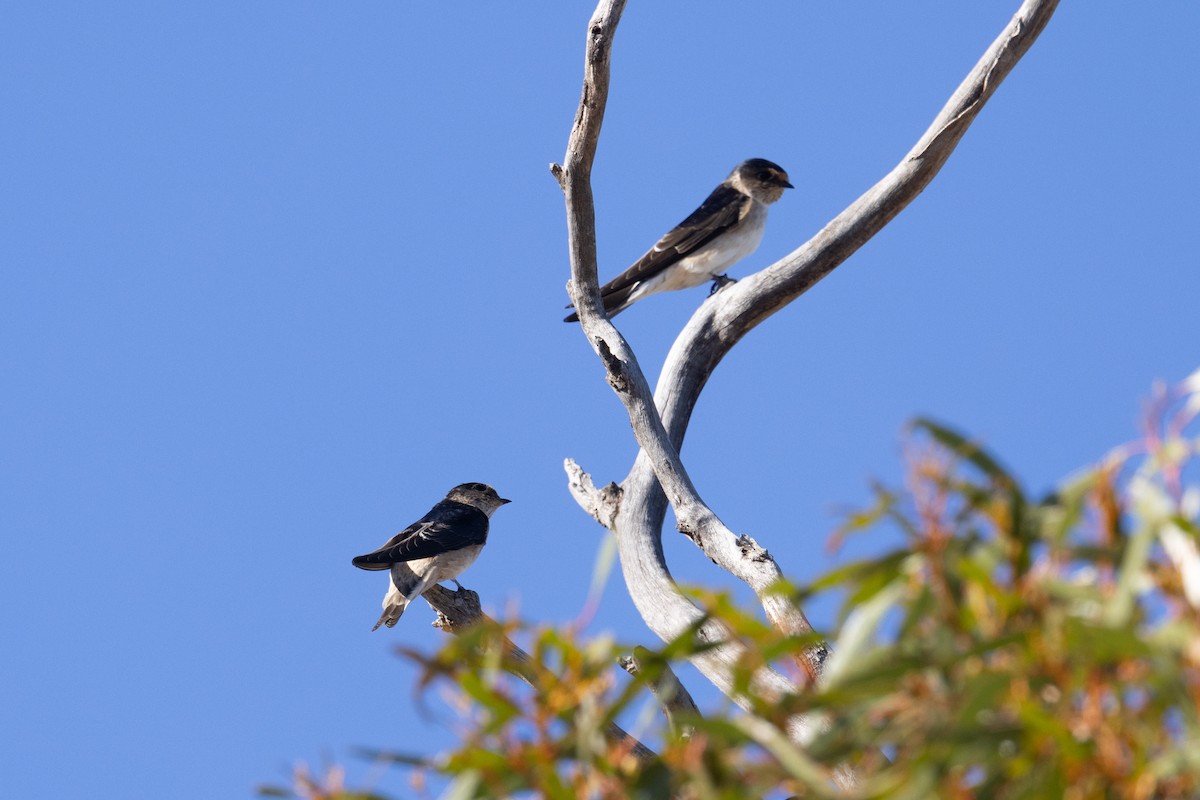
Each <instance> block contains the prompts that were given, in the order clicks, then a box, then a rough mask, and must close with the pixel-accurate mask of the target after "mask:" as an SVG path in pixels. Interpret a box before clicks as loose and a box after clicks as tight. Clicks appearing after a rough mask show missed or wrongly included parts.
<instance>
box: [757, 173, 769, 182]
mask: <svg viewBox="0 0 1200 800" xmlns="http://www.w3.org/2000/svg"><path fill="white" fill-rule="evenodd" d="M771 177H772V176H771V173H769V172H760V173H758V179H759V180H760V181H769V180H771Z"/></svg>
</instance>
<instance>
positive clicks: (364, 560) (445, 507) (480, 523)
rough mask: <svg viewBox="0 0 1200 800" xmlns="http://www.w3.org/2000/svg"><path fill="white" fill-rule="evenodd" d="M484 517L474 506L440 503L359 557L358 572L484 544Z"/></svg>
mask: <svg viewBox="0 0 1200 800" xmlns="http://www.w3.org/2000/svg"><path fill="white" fill-rule="evenodd" d="M487 529H488V521H487V515H486V514H484V513H483V512H482V511H480V510H479V509H477V508H474V507H473V506H468V505H463V504H461V503H452V502H448V501H443V502H441V503H438V504H437V505H436V506H434V508H433V510H432V511H430V512H429V513H428V514H426V515H425V517H424V518H422V519H421V520H420V521H418V522H414V523H413V524H412V525H409V526H408V527H407V528H405V529H404V530H402V531H400V533H398V534H396V535H395V536H393V537H392V538H391V539H389V540H388V541H387V544H385V545H384V546H383V547H381V548H379V549H378V550H375V551H374V552H371V553H367V554H366V555H363V556H358V557H357V558H355V559H354V560H353V561H351V563H352V564H353V565H354V566H356V567H358V568H359V569H370V570H381V569H388V568H389V567H390V566H391V565H392V564H395V563H397V562H400V561H414V560H416V559H418V558H430V557H432V556H436V555H439V554H441V553H445V552H448V551H450V550H460V549H462V548H464V547H468V546H470V545H473V544H476V545H479V544H483V543H484V542H485V541H487Z"/></svg>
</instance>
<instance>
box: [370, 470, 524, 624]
mask: <svg viewBox="0 0 1200 800" xmlns="http://www.w3.org/2000/svg"><path fill="white" fill-rule="evenodd" d="M508 502H511V501H509V500H505V499H504V498H503V497H501V496H500V495H498V494H497V493H496V490H495V489H493V488H492V487H491V486H488V485H487V484H486V483H463V484H460V485H458V486H455V487H454V488H453V489H451V490H450V491H449V493H447V494H446V499H444V500H442V501H441V502H440V503H438V504H437V505H435V506H434V507H433V508H431V509H430V510H429V513H428V514H426V515H425V516H423V517H421V518H420V519H419V520H417V521H416V522H414V523H413V524H412V525H409V526H408V527H407V528H405V529H404V530H402V531H400V533H398V534H396V535H395V536H393V537H392V538H391V539H389V540H388V541H387V544H385V545H384V546H383V547H381V548H379V549H378V550H376V551H374V552H372V553H367V554H366V555H365V556H358V557H356V558H355V559H354V560H353V561H351V562H350V563H352V564H353V565H354V566H356V567H358V568H359V569H368V570H385V569H386V570H391V588H389V589H388V593H387V594H386V595H384V598H383V615H382V616H381V617H380V618H379V621H378V622H376V623H375V627H374V628H372V629H371V630H376V629H378V628H379V626H380V625H387V626H388V627H389V628H390V627H392V626H393V625H395V624H396V621H397V620H398V619H400V615H401V614H403V613H404V609H405V608H406V607H407V606H408V604H409V603H411V602H412V601H413V600H415V599H416V598H417V597H420V596H421V594H423V593H424V592H425V590H427V589H429V588H430V587H431V586H433V585H434V584H435V583H438V582H439V581H449V580H452V581H454V584H455V585H456V586H458V587H459V588H460V589H461V588H462V586H461V584H459V583H458V581H457V580H456V579H457V578H458V576H459V575H461V574H462V572H463V570H465V569H466V568H467V567H469V566H471V563H472V562H474V561H475V558H476V556H478V555H479V551H480V550H482V549H483V545H484V544H485V543H486V542H487V536H488V520H489V519H490V518H491V516H492V514H493V513H494V512H495V510H496V509H497V508H499V507H500V506H502V505H504V504H505V503H508Z"/></svg>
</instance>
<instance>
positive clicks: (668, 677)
mask: <svg viewBox="0 0 1200 800" xmlns="http://www.w3.org/2000/svg"><path fill="white" fill-rule="evenodd" d="M647 655H648V652H647V651H646V648H644V647H638V648H635V649H634V651H633V655H631V656H625V657H624V658H622V659H621V667H622V669H624V670H625V671H626V672H628V673H629V674H630V675H634V676H636V675H640V674H642V670H643V668H642V661H643V660H645V658H646V656H647ZM648 685H649V686H650V691H651V692H652V693H653V694H654V697H655V698H656V699H657V700H658V703H659V705H660V706H662V710H663V716H665V717H666V718H667V725H668V726H670V728H671V730H672V731H674V732H675V733H676V734H678V735H679V736H682V737H683V738H685V739H690V738H691V736H692V733H693V731H694V729H693V728H692V726H691V725H686V724H684V723H682V722H680V719H679V715H680V714H684V715H685V716H686V715H691V716H699V715H700V709H699V708H697V707H696V701H695V700H693V699H692V695H691V694H690V693H689V692H688V690H687V689H686V688H684V686H683V683H681V682H680V680H679V677H678V676H677V675H676V674H675V671H674V670H672V669H671V667H670V666H669V665H667V664H663V665H662V672H661V673H660V674H659V675H658V677H657V678H655V679H653V680H650V681H648Z"/></svg>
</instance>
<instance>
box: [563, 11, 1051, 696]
mask: <svg viewBox="0 0 1200 800" xmlns="http://www.w3.org/2000/svg"><path fill="white" fill-rule="evenodd" d="M1057 5H1058V0H1026V1H1025V2H1024V3H1023V4H1022V6H1021V8H1020V9H1019V10H1018V12H1017V15H1016V16H1015V17H1014V19H1013V21H1012V23H1010V24H1009V25H1008V26H1007V27H1006V28H1005V30H1004V31H1003V33H1002V34H1001V35H1000V37H999V38H998V39H997V40H996V41H995V42H993V44H992V45H991V47H990V48H989V49H988V50H987V52H986V53H985V54H984V56H983V58H982V59H981V60H980V62H979V63H978V64H977V65H976V67H975V68H974V69H973V70H972V71H971V73H970V74H969V75H968V76H967V78H966V79H965V80H964V81H963V83H962V84H961V85H960V86H959V88H958V90H957V91H956V92H955V93H954V94H953V96H952V97H951V98H950V100H949V102H948V103H947V104H946V106H945V108H943V110H942V112H941V113H939V114H938V116H937V118H936V119H935V120H934V122H933V124H932V125H931V127H930V129H929V130H928V131H927V132H926V133H925V135H923V136H922V137H921V139H920V140H919V141H918V142H917V144H916V145H915V146H914V147H913V148H912V150H910V152H909V154H908V155H907V156H905V158H904V160H903V161H902V162H901V163H900V164H899V165H898V166H897V167H896V168H895V169H893V170H892V172H891V173H889V174H888V175H887V176H886V177H885V178H884V179H883V180H881V181H880V182H879V183H877V184H876V185H875V186H874V187H872V188H871V189H870V190H869V191H868V192H867V193H866V194H864V195H863V196H862V197H861V198H859V199H858V200H857V201H856V202H855V203H854V204H852V205H851V206H850V207H849V208H848V209H846V211H844V212H842V214H840V215H838V217H836V218H835V219H834V220H833V221H832V222H830V223H829V224H828V225H827V226H826V227H825V228H824V229H823V230H822V231H821V232H820V233H818V234H817V235H816V236H815V237H814V238H813V239H812V240H811V241H809V242H808V243H806V244H805V245H803V246H802V247H800V248H799V249H797V250H796V251H795V252H793V253H791V254H790V255H789V256H787V257H785V258H784V259H782V260H781V261H779V262H778V263H776V264H774V265H772V266H770V267H768V268H767V269H765V270H762V271H761V272H759V273H756V274H755V275H752V276H750V277H749V278H746V279H743V280H742V281H740V282H739V283H738V284H736V285H734V286H733V287H731V288H730V289H727V290H726V291H723V292H720V293H719V294H718V295H716V296H715V297H714V298H713V299H711V300H709V301H708V302H706V303H704V304H703V305H702V306H701V308H700V310H699V311H697V313H696V314H695V315H694V316H693V317H692V319H691V321H690V322H689V323H688V325H687V326H686V327H685V329H684V330H683V332H682V333H681V334H680V336H679V338H678V339H677V340H676V342H675V345H674V346H673V347H672V350H671V352H670V354H669V355H668V358H667V362H666V364H665V365H664V368H663V372H662V375H661V378H660V380H659V385H658V390H657V393H656V396H654V397H651V395H650V391H649V386H648V384H647V383H646V381H645V377H644V376H643V374H642V371H641V367H640V365H639V364H638V362H637V359H636V357H635V356H634V354H633V352H632V350H631V348H630V347H629V345H628V343H627V342H626V341H625V340H624V338H623V337H622V336H621V334H620V333H619V332H618V331H617V330H616V328H615V327H613V325H612V323H611V322H610V321H609V320H608V318H607V317H606V316H605V314H604V311H603V308H602V307H601V304H600V300H599V292H598V287H597V279H596V248H595V220H594V206H593V200H592V195H591V189H590V185H589V184H590V171H591V165H592V160H593V157H594V154H595V146H596V143H597V141H598V137H599V131H600V123H601V119H602V116H603V110H604V105H605V102H606V100H607V90H608V64H609V56H610V49H611V37H612V33H613V31H615V28H616V23H617V21H618V20H619V17H620V12H621V9H622V7H623V2H615V1H614V2H605V1H604V0H602V2H601V4H600V6H599V7H598V8H597V10H596V13H595V15H593V17H592V21H591V23H590V24H589V28H588V34H589V38H588V58H587V64H586V70H585V82H584V90H583V97H582V99H581V101H580V109H579V113H578V115H577V116H576V121H575V126H574V128H573V130H572V133H571V138H570V143H569V147H568V152H567V159H566V167H565V168H556V170H555V174H556V176H557V177H558V178H559V182H560V185H562V187H563V191H564V194H565V196H566V202H567V217H568V232H569V236H570V253H571V271H572V280H571V282H570V284H568V291H569V292H570V294H571V299H572V300H573V301H574V302H575V307H576V309H577V310H578V312H579V317H580V324H581V326H582V328H583V330H584V333H585V334H586V335H587V337H588V341H589V342H590V343H591V344H592V346H593V348H594V349H595V350H596V352H597V354H598V355H599V356H600V357H601V360H602V361H603V362H604V365H605V369H606V370H607V372H608V379H609V383H610V385H612V386H613V388H614V390H615V391H616V392H617V395H618V396H619V397H620V399H621V401H622V402H623V403H624V404H625V407H626V411H627V413H628V414H629V417H630V421H631V423H632V424H633V429H634V434H635V436H636V437H637V441H638V444H639V445H640V446H641V447H642V450H641V452H640V453H639V454H638V457H637V460H636V461H635V463H634V466H633V469H632V470H631V471H630V473H629V475H628V476H626V478H625V480H624V481H623V482H622V485H621V488H622V490H623V494H622V498H621V503H620V506H619V508H618V509H617V513H616V516H615V518H613V519H612V520H611V527H612V529H613V530H614V532H615V533H617V541H618V544H619V552H620V555H621V565H622V570H623V571H624V575H625V580H626V584H627V586H628V588H629V591H630V595H631V596H632V598H633V600H634V603H635V605H636V606H637V608H638V611H639V612H640V613H641V614H642V617H643V618H644V619H645V621H646V623H647V625H648V626H649V627H650V628H651V629H652V630H653V631H654V632H655V633H656V634H658V635H659V636H660V637H661V638H662V639H664V640H666V641H669V640H671V639H673V638H674V637H675V636H677V635H679V634H680V633H681V632H682V631H683V630H685V629H686V628H688V627H689V626H693V625H700V630H701V632H702V634H703V635H705V636H710V637H713V640H714V641H722V642H726V646H725V647H721V648H717V649H715V650H712V651H710V652H708V653H705V654H703V655H701V656H698V657H697V658H696V659H695V663H696V666H697V667H698V668H699V669H700V670H701V671H702V672H703V673H704V674H705V676H706V677H708V678H709V679H710V680H712V681H713V683H714V684H716V685H717V686H718V688H720V689H721V690H722V691H724V692H725V693H726V694H727V695H730V690H731V689H732V686H731V681H730V678H729V665H730V664H731V663H732V661H733V660H735V659H736V658H737V656H738V652H739V646H738V645H737V644H736V643H735V642H731V641H729V639H728V637H727V636H726V635H725V632H724V631H723V629H722V628H721V627H720V626H719V625H717V624H715V623H713V622H711V621H708V622H704V621H702V619H701V612H700V611H699V609H697V608H696V607H695V606H694V605H693V604H692V603H691V602H690V601H689V600H688V599H687V598H685V597H683V595H682V594H680V593H679V591H678V589H677V588H676V586H675V584H674V581H673V580H672V579H671V575H670V572H669V571H668V569H667V566H666V561H665V559H664V557H663V551H662V524H663V520H664V518H665V514H666V500H667V498H670V501H671V505H672V506H673V507H674V509H675V514H676V517H677V518H678V520H679V528H680V530H681V531H683V532H684V533H686V534H687V535H688V536H689V537H691V538H692V539H693V541H695V542H696V543H697V544H698V545H699V546H700V547H702V548H703V549H704V552H705V554H706V555H708V556H709V557H710V558H711V559H712V560H713V561H714V562H716V563H717V564H718V565H719V566H721V567H723V568H725V569H726V570H728V571H729V572H731V573H732V574H734V575H735V576H737V577H738V578H740V579H741V580H743V581H745V582H746V583H747V584H748V585H749V586H751V587H752V588H753V589H754V590H755V591H756V592H757V593H758V595H759V597H760V599H761V601H762V603H763V607H764V609H765V610H766V613H767V615H768V617H769V618H770V619H771V620H772V622H774V623H775V624H776V625H777V626H779V627H780V628H781V629H782V630H784V631H786V632H789V633H797V632H805V631H808V630H811V628H810V626H809V625H808V621H807V620H806V619H805V618H804V615H803V613H802V612H801V611H800V609H799V608H797V607H795V606H794V605H793V604H792V603H790V602H788V601H787V600H786V598H781V597H776V596H774V595H772V594H771V593H770V591H769V589H770V587H771V586H772V584H774V583H775V582H776V581H778V580H779V579H780V578H781V577H782V572H781V570H780V569H779V566H778V565H777V564H776V563H775V561H774V559H773V558H771V556H770V554H769V553H767V551H766V550H764V549H763V548H761V547H760V546H759V545H758V544H757V543H756V542H754V540H752V539H750V538H749V537H745V536H743V537H735V536H734V535H733V534H732V532H731V531H730V530H729V529H728V528H727V527H726V526H725V525H724V524H723V523H722V522H721V521H720V519H719V518H717V516H716V515H715V514H714V513H713V512H712V510H711V509H710V508H709V507H708V506H707V505H706V504H705V503H704V501H703V500H702V499H701V498H700V496H699V494H698V493H697V491H696V489H695V487H694V486H693V485H692V482H691V480H690V478H689V477H688V474H687V471H686V470H685V469H684V467H683V464H682V462H681V461H680V459H679V452H678V450H679V447H680V446H681V444H682V442H683V437H684V433H685V432H686V429H687V424H688V421H689V419H690V417H691V412H692V410H693V409H694V407H695V403H696V400H697V398H698V397H699V394H700V391H701V390H702V389H703V387H704V385H705V383H706V382H707V380H708V377H709V376H710V375H711V374H712V371H713V369H715V368H716V365H717V364H718V363H720V361H721V359H722V358H724V356H725V354H726V353H727V352H729V350H730V349H731V348H732V347H733V345H735V344H736V343H737V342H738V341H740V340H741V338H742V337H743V336H745V335H746V333H748V332H749V331H750V330H752V329H753V328H754V327H755V326H757V325H758V324H759V323H760V322H762V321H763V320H765V319H766V318H767V317H769V316H770V315H771V314H773V313H774V312H775V311H777V310H778V309H780V308H782V307H783V306H784V305H786V304H787V303H790V302H791V301H792V300H794V299H796V298H797V297H799V296H800V295H801V294H803V293H804V292H805V291H807V290H808V289H809V288H811V287H812V286H813V285H815V284H816V283H817V281H819V280H820V279H821V278H823V277H825V276H826V275H828V274H829V273H830V272H832V271H833V269H834V268H836V267H837V266H838V265H839V264H841V263H842V262H844V261H845V260H846V259H847V258H848V257H849V256H850V255H851V254H852V253H854V252H855V251H856V250H857V249H858V248H859V247H861V246H862V244H863V243H864V242H866V241H867V240H868V239H870V237H871V236H873V235H874V234H875V233H877V232H878V231H879V230H880V229H881V228H883V226H884V225H886V224H887V223H888V222H889V221H890V220H891V219H893V218H894V217H895V216H896V215H897V214H899V213H900V211H901V210H903V209H904V208H905V206H907V205H908V203H910V202H911V201H912V200H913V199H914V198H915V197H916V196H917V195H918V194H919V193H920V192H921V191H922V190H923V189H924V188H925V186H927V185H928V184H929V182H930V181H931V180H932V179H933V177H934V176H935V175H936V174H937V172H938V171H939V170H940V168H941V166H942V165H943V164H944V163H945V161H946V159H947V158H949V156H950V153H951V152H953V150H954V147H955V146H956V145H957V143H958V141H959V140H960V139H961V138H962V135H963V134H964V133H965V132H966V129H967V128H968V127H969V126H970V124H971V122H972V121H973V120H974V119H975V117H976V116H977V115H978V113H979V111H980V109H981V108H982V107H983V105H984V103H986V102H987V100H988V99H989V98H990V97H991V95H992V93H994V92H995V90H996V87H997V86H998V85H999V84H1000V82H1001V81H1002V80H1003V78H1004V77H1005V76H1006V75H1007V74H1008V72H1009V71H1011V69H1012V67H1013V66H1014V65H1015V64H1016V62H1017V61H1018V60H1019V59H1020V58H1021V56H1023V55H1024V54H1025V52H1026V51H1027V50H1028V49H1029V47H1030V46H1031V45H1032V44H1033V41H1034V40H1035V39H1036V38H1037V36H1038V34H1040V33H1041V31H1042V29H1043V28H1044V27H1045V25H1046V23H1047V22H1048V21H1049V19H1050V16H1051V15H1052V14H1053V12H1054V10H1055V8H1056V7H1057ZM660 412H661V416H660ZM660 487H661V488H660ZM824 655H825V652H824V648H822V647H816V648H813V649H812V650H810V651H809V653H808V654H807V662H808V663H807V665H806V666H807V669H808V673H809V675H810V677H811V676H815V675H817V674H819V671H820V667H821V664H822V662H823V660H824ZM761 680H762V681H763V683H764V687H763V688H766V689H768V690H769V691H780V692H783V691H789V690H794V688H795V687H793V686H791V684H790V682H789V681H787V679H786V678H784V677H783V676H782V675H779V674H778V673H775V672H773V671H769V670H764V671H763V673H762V675H761ZM731 696H732V695H731ZM734 699H737V698H734Z"/></svg>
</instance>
